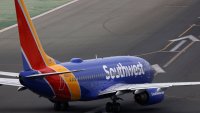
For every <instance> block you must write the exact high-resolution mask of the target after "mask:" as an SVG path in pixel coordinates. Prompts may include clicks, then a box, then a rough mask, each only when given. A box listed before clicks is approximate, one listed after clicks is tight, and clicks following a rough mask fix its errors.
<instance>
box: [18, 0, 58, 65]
mask: <svg viewBox="0 0 200 113" xmlns="http://www.w3.org/2000/svg"><path fill="white" fill-rule="evenodd" d="M20 3H21V5H22V8H21V9H22V10H23V12H24V13H25V16H26V19H27V22H28V24H29V26H30V27H31V28H30V30H31V31H32V33H33V34H32V35H33V37H34V39H35V41H36V44H37V47H38V49H39V51H40V54H41V55H42V58H43V60H44V62H45V64H46V65H47V66H52V65H55V64H56V63H55V60H54V59H53V58H51V57H49V56H48V55H47V54H46V53H45V51H44V49H43V47H42V45H41V42H40V40H39V37H38V34H37V32H36V29H35V26H34V25H33V22H32V20H31V17H30V15H29V12H28V10H27V8H26V6H25V3H24V0H20Z"/></svg>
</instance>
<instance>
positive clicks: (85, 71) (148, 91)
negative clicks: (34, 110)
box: [0, 0, 200, 113]
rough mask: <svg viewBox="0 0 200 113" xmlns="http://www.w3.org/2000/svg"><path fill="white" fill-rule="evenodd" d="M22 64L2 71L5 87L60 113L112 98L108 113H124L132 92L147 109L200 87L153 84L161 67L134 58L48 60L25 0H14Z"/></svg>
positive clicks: (189, 83)
mask: <svg viewBox="0 0 200 113" xmlns="http://www.w3.org/2000/svg"><path fill="white" fill-rule="evenodd" d="M14 2H15V7H16V14H17V22H18V31H19V39H20V47H21V56H22V62H23V71H21V72H20V73H13V72H3V71H1V72H0V75H3V76H7V77H9V78H0V85H8V86H15V87H19V88H18V91H23V90H26V89H28V90H31V91H32V92H34V93H36V94H37V95H39V96H41V97H44V98H47V99H48V100H50V101H51V102H53V103H54V109H55V110H56V111H60V110H66V109H67V108H68V107H69V104H68V102H70V101H90V100H97V99H102V98H111V102H108V103H106V106H105V110H106V112H113V113H118V112H120V109H121V107H120V103H119V102H118V101H119V100H122V99H121V98H120V97H119V96H120V95H123V94H126V93H132V94H133V95H134V99H135V101H136V103H138V104H140V105H143V106H148V105H153V104H157V103H160V102H162V101H163V100H164V95H165V90H166V89H167V88H170V87H174V86H191V85H200V82H172V83H152V81H153V79H154V76H155V74H156V73H162V72H164V70H162V68H161V67H159V66H158V65H150V63H149V62H147V61H146V60H145V59H143V58H139V57H135V56H114V57H106V58H96V59H89V60H82V59H81V58H72V59H71V60H70V61H69V62H64V63H61V62H59V61H57V60H55V59H53V58H51V57H50V56H48V55H47V54H46V53H45V51H44V49H43V47H42V45H41V42H40V40H39V38H38V35H37V32H36V29H35V27H34V24H33V22H32V20H31V18H30V15H29V12H28V10H27V8H26V6H25V3H24V0H14ZM10 77H13V78H10Z"/></svg>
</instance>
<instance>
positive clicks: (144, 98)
mask: <svg viewBox="0 0 200 113" xmlns="http://www.w3.org/2000/svg"><path fill="white" fill-rule="evenodd" d="M163 99H164V91H162V90H160V89H158V88H151V89H147V90H145V91H142V92H139V93H136V94H135V101H136V102H137V103H138V104H140V105H152V104H157V103H160V102H162V101H163Z"/></svg>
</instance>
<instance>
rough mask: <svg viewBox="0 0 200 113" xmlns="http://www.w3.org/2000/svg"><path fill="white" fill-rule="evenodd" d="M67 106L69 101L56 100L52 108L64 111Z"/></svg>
mask: <svg viewBox="0 0 200 113" xmlns="http://www.w3.org/2000/svg"><path fill="white" fill-rule="evenodd" d="M68 107H69V103H68V102H65V103H61V102H56V103H54V110H55V111H65V110H67V108H68Z"/></svg>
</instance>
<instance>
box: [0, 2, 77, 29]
mask: <svg viewBox="0 0 200 113" xmlns="http://www.w3.org/2000/svg"><path fill="white" fill-rule="evenodd" d="M78 1H79V0H73V1H71V2H68V3H66V4H64V5H61V6H59V7H56V8H54V9H52V10H49V11H47V12H44V13H42V14H40V15H37V16H35V17H33V18H31V19H32V20H35V19H37V18H40V17H42V16H45V15H47V14H49V13H52V12H54V11H57V10H59V9H62V8H63V7H65V6H68V5H70V4H73V3H75V2H78ZM15 27H17V24H14V25H12V26H9V27H7V28H4V29H2V30H0V33H2V32H5V31H7V30H9V29H12V28H15Z"/></svg>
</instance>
